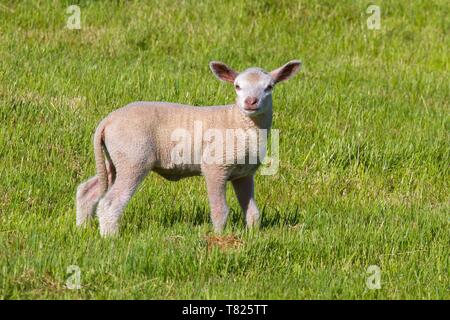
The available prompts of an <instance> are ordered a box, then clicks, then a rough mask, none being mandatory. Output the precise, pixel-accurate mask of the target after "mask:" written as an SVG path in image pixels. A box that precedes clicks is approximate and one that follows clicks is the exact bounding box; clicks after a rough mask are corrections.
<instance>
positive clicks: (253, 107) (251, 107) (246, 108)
mask: <svg viewBox="0 0 450 320" xmlns="http://www.w3.org/2000/svg"><path fill="white" fill-rule="evenodd" d="M243 109H244V110H245V111H247V112H255V111H258V110H259V105H256V106H248V107H247V106H244V107H243Z"/></svg>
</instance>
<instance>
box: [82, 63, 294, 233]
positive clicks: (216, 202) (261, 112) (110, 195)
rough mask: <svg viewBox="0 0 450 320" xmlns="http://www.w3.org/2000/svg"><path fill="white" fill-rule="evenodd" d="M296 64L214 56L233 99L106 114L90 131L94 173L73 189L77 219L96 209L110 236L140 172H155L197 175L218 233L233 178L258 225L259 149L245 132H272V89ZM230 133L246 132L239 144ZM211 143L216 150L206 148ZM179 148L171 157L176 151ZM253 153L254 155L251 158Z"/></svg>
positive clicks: (148, 105)
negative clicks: (266, 65) (245, 64)
mask: <svg viewBox="0 0 450 320" xmlns="http://www.w3.org/2000/svg"><path fill="white" fill-rule="evenodd" d="M300 66H301V63H300V62H299V61H297V60H294V61H291V62H289V63H287V64H285V65H284V66H282V67H280V68H278V69H276V70H274V71H272V72H266V71H264V70H262V69H260V68H249V69H247V70H245V71H243V72H241V73H238V72H236V71H234V70H233V69H231V68H230V67H228V66H227V65H225V64H223V63H221V62H217V61H213V62H211V63H210V68H211V70H212V71H213V73H214V74H215V75H216V77H217V78H219V79H220V80H222V81H226V82H230V83H233V85H234V87H235V90H236V94H237V99H236V103H235V104H231V105H223V106H209V107H193V106H188V105H182V104H175V103H166V102H134V103H131V104H129V105H127V106H125V107H123V108H121V109H118V110H115V111H113V112H112V113H110V114H109V115H108V116H107V117H106V118H105V119H103V120H102V121H101V122H100V124H99V126H98V128H97V130H96V133H95V135H94V153H95V160H96V166H97V175H96V176H94V177H92V178H90V179H89V180H87V181H86V182H83V183H82V184H80V185H79V186H78V189H77V195H76V203H77V219H76V221H77V225H79V226H82V225H85V223H86V221H87V220H88V219H89V218H90V217H92V216H93V215H94V212H95V211H97V215H98V218H99V222H100V234H101V235H102V236H107V235H114V234H116V233H117V232H118V228H119V219H120V217H121V215H122V212H123V210H124V208H125V206H126V205H127V203H128V201H129V200H130V198H131V197H132V196H133V194H134V192H135V191H136V188H137V187H138V185H139V184H140V182H141V181H142V180H143V179H144V178H145V176H146V175H147V174H148V173H149V172H150V171H154V172H156V173H158V174H159V175H161V176H163V177H164V178H166V179H168V180H171V181H177V180H179V179H181V178H185V177H190V176H198V175H203V176H204V177H205V180H206V187H207V192H208V198H209V204H210V208H211V220H212V223H213V226H214V230H215V231H216V232H221V231H222V230H223V228H224V227H225V224H226V220H227V215H228V206H227V203H226V197H225V191H226V183H227V182H228V181H231V182H232V184H233V188H234V190H235V193H236V196H237V198H238V200H239V204H240V206H241V208H242V210H243V211H244V213H245V217H246V222H247V226H248V227H255V226H258V225H259V221H260V214H259V210H258V207H257V206H256V202H255V196H254V179H253V177H254V174H255V172H256V170H257V169H258V167H259V165H260V163H261V158H262V156H261V154H259V153H258V154H256V155H255V150H259V149H260V148H256V149H255V148H254V145H252V143H251V141H252V140H251V138H252V136H256V138H255V139H257V140H255V141H260V140H261V136H262V135H264V134H266V133H267V132H268V131H269V130H270V128H271V126H272V89H273V87H274V86H275V85H276V84H277V83H278V82H281V81H284V80H287V79H289V78H290V77H292V76H293V75H294V74H296V73H297V72H298V71H299V69H300ZM183 130H184V131H183ZM196 131H199V132H200V136H201V137H202V138H201V139H196V138H192V137H195V136H196V135H195V133H196ZM180 132H181V134H180V135H179V137H181V139H185V140H183V141H178V144H177V141H174V139H173V137H174V135H175V136H176V134H175V133H180ZM230 132H237V133H240V134H241V133H242V132H244V133H245V135H244V138H243V139H242V140H238V141H240V143H239V142H238V143H236V141H235V140H234V138H232V140H233V144H232V145H231V147H230V144H229V143H228V141H229V140H227V139H225V138H224V137H227V135H228V136H229V135H230V134H229V133H230ZM252 132H255V133H252ZM219 137H220V139H222V140H221V141H222V143H223V141H227V143H226V144H225V146H224V147H222V148H221V147H220V143H219V142H218V140H220V139H219ZM180 145H181V148H180ZM212 145H214V146H215V147H216V149H214V148H211V146H212ZM212 149H214V150H212ZM226 149H229V150H231V151H232V152H231V160H232V161H229V160H230V157H229V153H228V152H227V151H226ZM180 150H181V151H182V152H181V154H178V157H176V161H175V159H174V154H177V152H178V151H180ZM211 150H212V154H211ZM174 151H176V152H174ZM203 151H204V152H206V151H207V153H208V152H209V153H210V154H209V155H210V156H212V157H213V161H209V160H211V159H209V160H208V157H204V156H203V153H202V152H203ZM255 157H256V158H255ZM252 158H255V159H256V160H255V161H254V162H251V161H249V159H252ZM180 159H181V160H180ZM188 159H190V160H188ZM192 159H197V160H198V161H192Z"/></svg>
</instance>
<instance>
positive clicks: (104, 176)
mask: <svg viewBox="0 0 450 320" xmlns="http://www.w3.org/2000/svg"><path fill="white" fill-rule="evenodd" d="M104 139H105V124H104V123H101V124H100V125H99V126H98V128H97V130H96V131H95V134H94V155H95V165H96V167H97V177H98V182H99V192H100V197H102V196H103V195H104V194H105V193H106V191H107V190H108V172H107V170H106V163H105V156H104V154H103V151H104V150H105V151H106V146H105V140H104Z"/></svg>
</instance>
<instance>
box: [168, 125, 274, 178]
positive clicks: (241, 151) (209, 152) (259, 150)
mask: <svg viewBox="0 0 450 320" xmlns="http://www.w3.org/2000/svg"><path fill="white" fill-rule="evenodd" d="M190 129H193V130H190ZM269 136H270V142H271V143H270V152H269V154H268V152H267V151H268V145H269ZM170 141H171V143H172V146H173V147H172V148H171V150H170V159H171V163H172V164H173V165H174V166H177V165H201V164H206V165H232V164H237V165H241V164H249V165H256V164H261V165H262V168H261V174H263V175H274V174H276V173H277V172H278V167H279V130H277V129H273V130H271V132H270V135H269V130H268V129H255V128H249V129H241V128H237V129H232V128H228V129H222V128H220V129H219V128H208V129H206V130H204V128H203V122H202V121H194V124H193V128H189V129H186V128H177V129H175V130H173V131H172V132H171V134H170Z"/></svg>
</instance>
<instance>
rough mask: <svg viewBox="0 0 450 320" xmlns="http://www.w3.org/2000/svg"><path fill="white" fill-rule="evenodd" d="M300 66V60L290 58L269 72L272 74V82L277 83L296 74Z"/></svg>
mask: <svg viewBox="0 0 450 320" xmlns="http://www.w3.org/2000/svg"><path fill="white" fill-rule="evenodd" d="M301 66H302V63H301V62H300V61H298V60H292V61H289V62H288V63H286V64H285V65H284V66H282V67H280V68H278V69H275V70H273V71H272V72H270V75H271V76H272V78H273V80H274V82H275V83H278V82H280V81H284V80H287V79H289V78H291V77H293V76H294V75H295V74H297V72H299V71H300V67H301Z"/></svg>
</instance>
